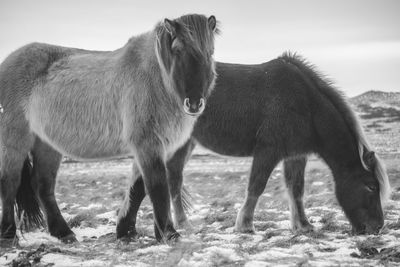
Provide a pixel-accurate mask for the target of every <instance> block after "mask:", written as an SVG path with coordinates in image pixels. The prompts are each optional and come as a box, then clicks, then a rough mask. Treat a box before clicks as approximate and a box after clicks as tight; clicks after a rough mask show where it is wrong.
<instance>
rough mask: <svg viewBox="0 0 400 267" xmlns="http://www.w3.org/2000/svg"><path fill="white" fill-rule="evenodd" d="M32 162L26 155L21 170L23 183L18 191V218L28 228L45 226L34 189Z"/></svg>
mask: <svg viewBox="0 0 400 267" xmlns="http://www.w3.org/2000/svg"><path fill="white" fill-rule="evenodd" d="M32 169H33V166H32V163H31V161H30V160H29V157H26V159H25V161H24V165H23V167H22V172H21V184H20V186H19V188H18V191H17V197H16V208H17V215H18V220H19V221H20V222H21V223H23V225H24V227H25V228H26V229H29V228H32V227H40V226H44V220H43V214H42V212H41V211H40V207H39V201H38V199H37V197H36V195H35V192H34V191H33V188H32V184H31V180H32Z"/></svg>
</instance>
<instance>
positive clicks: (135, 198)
mask: <svg viewBox="0 0 400 267" xmlns="http://www.w3.org/2000/svg"><path fill="white" fill-rule="evenodd" d="M145 196H146V192H145V188H144V183H143V178H142V174H141V173H140V170H139V168H138V166H137V164H136V163H134V164H133V172H132V178H131V180H130V183H129V188H128V191H127V192H126V195H125V199H124V203H123V205H122V207H121V209H120V210H119V212H118V220H117V238H118V239H126V240H127V241H129V240H130V239H133V238H135V237H136V235H137V232H136V228H135V224H136V217H137V212H138V210H139V207H140V204H141V203H142V201H143V199H144V198H145Z"/></svg>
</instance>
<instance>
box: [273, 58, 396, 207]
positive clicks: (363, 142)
mask: <svg viewBox="0 0 400 267" xmlns="http://www.w3.org/2000/svg"><path fill="white" fill-rule="evenodd" d="M280 59H282V60H284V61H288V62H290V63H291V64H293V65H295V66H296V67H297V68H298V69H299V70H300V71H301V72H302V73H303V74H304V75H305V76H306V77H307V78H308V79H310V80H311V82H312V83H313V84H314V85H315V86H316V88H317V89H318V90H319V92H320V93H321V94H322V95H323V96H324V97H325V98H327V99H328V100H329V101H330V102H331V103H332V104H333V106H334V107H335V108H336V109H337V110H338V111H339V112H340V113H341V114H342V116H343V119H344V121H345V123H346V125H347V127H348V128H349V130H350V131H351V133H352V134H353V136H354V138H355V140H356V141H357V146H358V153H359V157H360V160H361V164H362V165H363V167H364V169H366V170H369V167H368V166H367V164H366V163H365V161H364V158H363V155H364V152H366V151H371V150H372V148H371V145H370V144H369V143H368V141H367V139H366V137H365V134H364V131H363V129H362V127H361V123H360V122H359V119H358V118H357V116H356V114H355V113H354V111H353V109H352V108H351V106H350V104H349V103H348V102H347V100H346V99H345V97H344V94H343V93H342V92H341V91H340V90H338V89H336V88H335V87H334V86H333V82H331V81H330V80H328V79H327V78H325V77H324V75H322V74H320V73H319V72H318V71H317V70H316V69H315V67H314V66H313V65H311V64H309V63H308V62H306V60H304V59H303V58H302V57H300V56H298V55H296V54H292V53H290V52H289V53H285V54H283V55H282V56H281V57H280ZM375 175H376V177H377V179H378V181H379V184H380V193H381V194H380V195H381V200H382V201H383V202H385V201H386V200H387V199H388V198H389V196H390V193H391V189H390V184H389V179H388V177H387V173H386V170H385V166H384V164H383V163H382V161H381V160H380V159H379V157H378V156H377V155H376V166H375Z"/></svg>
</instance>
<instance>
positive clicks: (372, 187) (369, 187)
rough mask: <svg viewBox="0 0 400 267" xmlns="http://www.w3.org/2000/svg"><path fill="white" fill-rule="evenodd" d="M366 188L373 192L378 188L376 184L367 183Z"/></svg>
mask: <svg viewBox="0 0 400 267" xmlns="http://www.w3.org/2000/svg"><path fill="white" fill-rule="evenodd" d="M365 188H366V189H367V190H368V191H369V192H371V193H373V192H376V190H377V188H376V186H375V185H365Z"/></svg>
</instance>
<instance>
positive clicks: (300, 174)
mask: <svg viewBox="0 0 400 267" xmlns="http://www.w3.org/2000/svg"><path fill="white" fill-rule="evenodd" d="M306 163H307V158H306V157H305V156H304V157H297V158H290V159H285V160H284V163H283V165H284V173H285V182H286V188H287V191H288V196H289V209H290V215H291V218H290V219H291V222H292V229H293V231H294V232H308V231H311V230H313V226H312V225H311V224H310V223H309V222H308V220H307V218H306V215H305V213H304V207H303V195H304V170H305V167H306Z"/></svg>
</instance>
